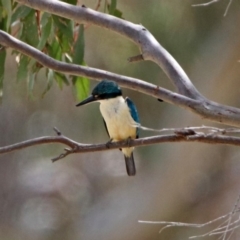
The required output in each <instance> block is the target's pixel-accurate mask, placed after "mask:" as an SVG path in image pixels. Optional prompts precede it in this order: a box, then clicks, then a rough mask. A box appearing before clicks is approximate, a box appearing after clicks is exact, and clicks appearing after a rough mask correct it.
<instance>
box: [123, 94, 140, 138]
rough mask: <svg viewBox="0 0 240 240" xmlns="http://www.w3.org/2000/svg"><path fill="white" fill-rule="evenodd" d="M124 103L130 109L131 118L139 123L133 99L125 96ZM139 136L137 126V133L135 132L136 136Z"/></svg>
mask: <svg viewBox="0 0 240 240" xmlns="http://www.w3.org/2000/svg"><path fill="white" fill-rule="evenodd" d="M125 100H126V103H127V105H128V108H129V110H130V114H131V116H132V118H133V120H134V121H135V122H136V123H139V124H140V120H139V116H138V112H137V108H136V106H135V105H134V103H133V101H132V100H131V99H130V98H128V97H127V98H126V99H125ZM138 137H139V128H137V133H136V138H138Z"/></svg>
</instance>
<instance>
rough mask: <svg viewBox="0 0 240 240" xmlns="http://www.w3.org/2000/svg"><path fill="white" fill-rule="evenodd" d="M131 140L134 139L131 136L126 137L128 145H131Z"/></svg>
mask: <svg viewBox="0 0 240 240" xmlns="http://www.w3.org/2000/svg"><path fill="white" fill-rule="evenodd" d="M131 140H132V138H131V137H128V138H127V139H126V143H127V145H128V147H130V143H131Z"/></svg>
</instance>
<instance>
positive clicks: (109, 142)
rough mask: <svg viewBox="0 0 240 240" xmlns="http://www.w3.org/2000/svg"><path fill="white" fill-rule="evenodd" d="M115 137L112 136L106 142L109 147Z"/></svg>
mask: <svg viewBox="0 0 240 240" xmlns="http://www.w3.org/2000/svg"><path fill="white" fill-rule="evenodd" d="M112 141H113V139H112V138H111V139H110V140H109V141H107V142H106V147H107V148H109V147H110V144H111V143H112Z"/></svg>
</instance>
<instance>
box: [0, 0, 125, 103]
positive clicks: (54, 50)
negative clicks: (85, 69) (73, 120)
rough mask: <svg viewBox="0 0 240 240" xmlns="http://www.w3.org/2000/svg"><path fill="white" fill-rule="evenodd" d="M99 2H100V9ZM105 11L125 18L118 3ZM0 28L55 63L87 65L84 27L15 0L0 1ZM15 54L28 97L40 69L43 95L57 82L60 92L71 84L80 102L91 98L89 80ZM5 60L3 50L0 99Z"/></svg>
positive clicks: (108, 5)
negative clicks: (57, 61) (42, 77)
mask: <svg viewBox="0 0 240 240" xmlns="http://www.w3.org/2000/svg"><path fill="white" fill-rule="evenodd" d="M64 2H66V3H69V4H73V5H76V4H77V0H64ZM100 3H101V2H100V1H99V2H98V8H99V7H100ZM98 8H97V9H98ZM104 11H105V12H108V13H109V14H111V15H114V16H116V17H120V18H121V17H122V12H121V11H120V10H118V9H117V0H111V1H110V2H108V1H107V0H105V7H104ZM0 28H1V30H4V31H6V32H8V33H11V34H12V35H14V36H15V37H17V38H19V39H20V40H22V41H24V42H26V43H28V44H29V45H31V46H33V47H35V48H37V49H39V50H41V51H42V52H44V53H45V54H47V55H49V56H51V57H52V58H54V59H56V60H59V61H66V62H68V63H74V64H79V65H84V66H86V62H85V60H84V49H85V41H84V31H85V29H84V26H83V25H79V24H76V23H74V22H73V21H71V20H69V19H65V18H61V17H58V16H55V15H51V14H49V13H43V12H40V11H37V10H34V9H31V8H29V7H26V6H23V5H20V4H18V3H13V0H0ZM13 54H15V55H16V62H17V64H18V70H17V76H16V78H17V81H26V82H27V85H28V90H29V91H28V94H29V96H32V91H33V89H34V85H35V82H36V78H37V76H38V73H39V71H40V70H41V69H43V70H44V71H45V74H46V78H47V83H46V88H45V90H44V91H43V93H42V96H44V95H45V94H46V93H47V92H48V90H49V89H51V87H52V85H53V83H54V82H56V83H57V85H58V86H59V88H60V89H62V88H63V87H64V85H70V84H72V86H73V87H74V93H75V96H76V97H77V99H78V100H82V99H83V98H85V97H86V96H87V95H88V92H89V79H88V78H86V77H80V76H69V75H65V74H62V73H59V72H55V71H53V70H51V69H46V68H44V67H43V66H42V65H40V64H39V63H37V62H36V61H35V60H33V59H30V58H29V57H28V56H26V55H23V54H21V53H19V52H17V51H13ZM5 59H6V52H5V49H2V50H1V52H0V97H1V96H2V87H3V78H4V64H5Z"/></svg>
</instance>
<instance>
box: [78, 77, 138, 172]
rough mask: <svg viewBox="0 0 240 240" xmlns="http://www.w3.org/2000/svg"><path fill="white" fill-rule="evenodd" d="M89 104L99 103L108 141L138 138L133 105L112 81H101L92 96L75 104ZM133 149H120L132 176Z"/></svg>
mask: <svg viewBox="0 0 240 240" xmlns="http://www.w3.org/2000/svg"><path fill="white" fill-rule="evenodd" d="M91 102H100V111H101V114H102V117H103V119H104V124H105V127H106V130H107V132H108V135H109V137H110V141H109V142H111V141H114V142H116V141H121V140H126V141H129V139H136V138H138V130H139V129H138V126H139V117H138V113H137V109H136V107H135V105H134V103H133V102H132V101H131V100H130V99H129V98H128V97H126V98H125V99H124V98H123V96H122V90H121V88H120V87H119V86H118V85H117V84H116V83H115V82H113V81H108V80H103V81H101V82H100V83H99V84H98V85H97V86H96V87H95V88H94V89H93V90H92V94H91V95H90V96H89V97H88V98H86V99H85V100H83V101H82V102H80V103H79V104H77V105H76V106H82V105H85V104H88V103H91ZM133 149H134V147H128V148H122V149H120V150H121V151H122V152H123V154H124V158H125V162H126V169H127V174H128V175H129V176H134V175H135V174H136V168H135V164H134V158H133Z"/></svg>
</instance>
